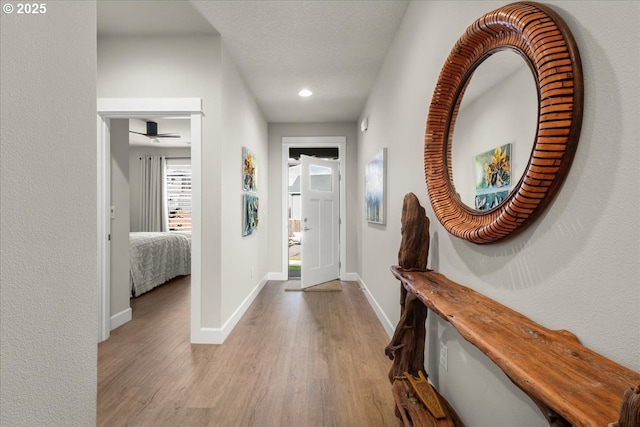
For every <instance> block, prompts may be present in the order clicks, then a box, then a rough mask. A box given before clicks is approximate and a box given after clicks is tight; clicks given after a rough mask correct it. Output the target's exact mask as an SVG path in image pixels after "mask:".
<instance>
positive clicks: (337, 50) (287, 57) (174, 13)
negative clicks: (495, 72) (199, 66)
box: [98, 0, 408, 122]
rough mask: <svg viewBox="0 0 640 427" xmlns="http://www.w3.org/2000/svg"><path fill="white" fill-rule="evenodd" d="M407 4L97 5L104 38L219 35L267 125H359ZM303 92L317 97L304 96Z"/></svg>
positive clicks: (129, 3)
mask: <svg viewBox="0 0 640 427" xmlns="http://www.w3.org/2000/svg"><path fill="white" fill-rule="evenodd" d="M407 5H408V2H407V1H378V0H375V1H364V0H358V1H333V0H332V1H319V0H316V1H191V2H187V1H140V2H131V1H127V2H123V1H105V2H98V34H99V35H160V34H176V35H178V34H203V33H207V32H209V33H216V31H217V32H218V33H219V34H221V36H222V40H223V43H224V45H225V46H226V48H227V50H228V52H229V55H230V56H231V57H232V58H233V60H234V62H235V63H236V65H237V67H238V69H239V71H240V74H241V75H242V76H243V78H244V80H245V83H246V84H247V86H248V87H249V90H250V91H251V93H252V94H253V96H254V98H255V99H256V102H257V103H258V106H259V107H260V109H261V110H262V112H263V114H264V116H265V118H266V119H267V121H268V122H330V121H356V120H357V119H358V116H359V114H360V112H361V111H362V109H363V107H364V104H365V102H366V99H367V97H368V94H369V91H370V89H371V87H372V85H373V83H374V80H375V77H376V75H377V73H378V71H379V69H380V67H381V65H382V62H383V60H384V57H385V55H386V53H387V50H388V48H389V46H390V44H391V42H392V40H393V38H394V36H395V33H396V31H397V28H398V26H399V24H400V22H401V20H402V18H403V16H404V13H405V10H406V7H407ZM207 22H208V23H209V24H210V25H209V26H208V25H207ZM303 87H306V88H309V89H311V90H312V91H313V93H314V94H313V96H311V97H309V98H301V97H299V96H298V95H297V93H298V91H299V90H300V89H302V88H303Z"/></svg>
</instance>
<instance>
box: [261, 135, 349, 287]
mask: <svg viewBox="0 0 640 427" xmlns="http://www.w3.org/2000/svg"><path fill="white" fill-rule="evenodd" d="M312 147H322V148H325V147H330V148H333V147H337V148H338V162H339V163H340V218H339V224H340V280H346V278H345V277H346V273H345V271H344V270H345V268H346V265H347V259H346V258H347V249H346V248H347V232H346V229H345V227H343V219H344V218H346V217H347V215H346V212H347V211H346V206H347V202H346V200H347V199H346V187H347V173H346V167H347V137H346V136H284V137H282V151H281V156H282V157H281V159H282V162H281V165H282V273H281V274H282V275H281V276H280V277H278V278H274V280H288V279H289V244H288V242H289V222H288V221H289V218H288V216H289V215H288V212H289V148H312ZM302 256H303V257H304V254H303V255H302ZM302 262H304V261H302Z"/></svg>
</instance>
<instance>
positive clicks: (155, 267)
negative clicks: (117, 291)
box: [129, 232, 191, 297]
mask: <svg viewBox="0 0 640 427" xmlns="http://www.w3.org/2000/svg"><path fill="white" fill-rule="evenodd" d="M129 244H130V252H129V258H130V263H131V267H130V278H131V295H132V296H134V297H137V296H140V295H142V294H144V293H145V292H149V291H150V290H151V289H153V288H155V287H157V286H160V285H162V284H163V283H166V282H167V281H169V280H171V279H173V278H174V277H177V276H183V275H187V274H191V234H189V233H149V232H131V233H129Z"/></svg>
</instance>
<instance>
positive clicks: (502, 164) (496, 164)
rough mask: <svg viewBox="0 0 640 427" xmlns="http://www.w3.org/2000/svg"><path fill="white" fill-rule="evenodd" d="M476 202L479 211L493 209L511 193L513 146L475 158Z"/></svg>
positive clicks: (500, 148) (502, 147) (503, 147)
mask: <svg viewBox="0 0 640 427" xmlns="http://www.w3.org/2000/svg"><path fill="white" fill-rule="evenodd" d="M475 169H476V197H475V199H476V202H475V205H476V206H475V207H476V209H478V210H481V211H486V210H489V209H493V208H495V207H496V206H498V205H499V204H500V203H502V202H503V201H504V200H505V199H506V198H507V196H508V195H509V192H510V191H511V144H505V145H501V146H499V147H496V148H494V149H493V150H489V151H485V152H484V153H481V154H478V155H477V156H476V158H475Z"/></svg>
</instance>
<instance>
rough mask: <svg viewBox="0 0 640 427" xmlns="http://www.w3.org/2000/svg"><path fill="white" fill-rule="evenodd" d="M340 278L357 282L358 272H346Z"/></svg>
mask: <svg viewBox="0 0 640 427" xmlns="http://www.w3.org/2000/svg"><path fill="white" fill-rule="evenodd" d="M340 280H344V281H345V282H357V281H358V273H344V274H343V275H342V277H340Z"/></svg>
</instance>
